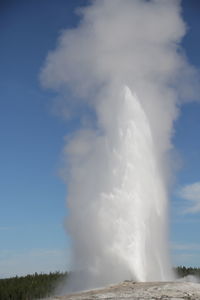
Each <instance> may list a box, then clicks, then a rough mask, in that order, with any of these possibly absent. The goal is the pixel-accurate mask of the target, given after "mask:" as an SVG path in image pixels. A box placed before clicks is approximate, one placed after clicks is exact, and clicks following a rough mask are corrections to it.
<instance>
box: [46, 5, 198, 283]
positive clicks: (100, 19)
mask: <svg viewBox="0 0 200 300" xmlns="http://www.w3.org/2000/svg"><path fill="white" fill-rule="evenodd" d="M81 14H82V20H81V22H80V24H79V26H78V27H77V28H75V29H71V30H66V31H64V32H63V33H62V35H61V37H60V40H59V45H58V47H57V49H56V50H55V51H53V52H51V53H49V55H48V57H47V62H46V65H45V67H44V69H43V71H42V74H41V80H42V82H43V84H44V85H45V86H47V87H52V88H55V89H57V90H58V91H59V92H60V91H61V94H62V95H63V93H64V98H65V99H66V98H68V100H67V101H66V103H69V101H70V98H73V99H75V102H74V103H73V106H75V107H76V105H77V107H79V106H78V105H79V104H80V107H82V106H83V105H84V106H85V107H86V108H89V109H88V110H87V109H84V112H85V114H87V120H88V119H90V122H88V121H87V122H85V121H84V122H82V128H81V129H79V130H78V131H76V132H74V133H73V134H72V135H71V137H68V139H67V141H68V142H67V145H66V147H65V149H64V152H65V155H66V166H67V167H66V169H67V185H68V196H67V203H68V207H69V216H68V218H67V231H68V233H69V234H70V236H71V238H72V269H73V270H76V274H77V273H78V271H81V273H80V274H81V275H80V281H78V280H79V278H78V277H79V276H78V275H75V278H74V279H73V280H74V282H75V285H76V288H77V289H81V288H86V287H91V286H98V285H104V284H107V283H111V282H116V281H121V280H124V279H133V280H137V281H152V280H170V279H172V278H173V274H172V271H171V263H170V258H169V249H168V248H169V247H168V184H169V178H170V167H168V164H169V151H170V149H171V147H172V145H171V136H172V132H173V121H174V120H175V119H176V117H177V115H178V108H177V103H180V101H182V100H185V98H186V97H187V98H188V99H189V97H190V96H191V95H190V91H191V89H188V88H187V87H188V86H187V84H186V80H185V79H187V78H188V76H191V75H192V74H194V70H193V69H192V67H190V66H189V64H188V63H187V61H186V59H185V56H184V55H182V52H181V51H180V49H181V47H180V41H181V38H182V37H183V36H184V34H185V25H184V23H183V21H182V18H181V9H180V1H178V0H177V1H176V0H152V1H145V0H99V1H98V0H96V1H93V2H92V4H91V5H90V6H88V7H86V8H84V9H82V10H81ZM180 75H181V77H180ZM180 79H181V80H180ZM190 82H191V81H190ZM183 86H184V89H182V87H183ZM66 87H67V88H66ZM71 106H72V105H70V107H71ZM82 111H83V110H82ZM91 111H92V112H93V113H92V114H91ZM71 113H72V112H71ZM80 118H82V115H80Z"/></svg>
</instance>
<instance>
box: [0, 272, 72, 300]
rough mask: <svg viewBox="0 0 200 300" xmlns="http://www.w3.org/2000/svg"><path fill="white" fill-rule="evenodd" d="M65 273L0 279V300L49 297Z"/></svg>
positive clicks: (65, 275) (28, 299)
mask: <svg viewBox="0 0 200 300" xmlns="http://www.w3.org/2000/svg"><path fill="white" fill-rule="evenodd" d="M67 275H68V274H67V273H60V272H54V273H49V274H37V273H35V274H33V275H27V276H23V277H18V276H16V277H12V278H6V279H0V299H1V300H32V299H41V298H45V297H49V296H51V295H52V293H53V292H54V290H55V288H56V286H57V285H58V284H59V283H60V282H61V281H62V279H63V280H64V278H66V277H67Z"/></svg>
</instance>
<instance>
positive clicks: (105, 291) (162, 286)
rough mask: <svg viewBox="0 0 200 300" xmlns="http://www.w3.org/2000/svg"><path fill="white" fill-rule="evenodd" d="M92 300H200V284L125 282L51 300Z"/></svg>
mask: <svg viewBox="0 0 200 300" xmlns="http://www.w3.org/2000/svg"><path fill="white" fill-rule="evenodd" d="M58 299H59V300H75V299H76V300H90V299H93V300H94V299H109V300H112V299H115V300H116V299H133V300H134V299H140V300H143V299H144V300H146V299H148V300H150V299H154V300H158V299H159V300H168V299H171V300H181V299H187V300H198V299H200V284H198V283H191V282H146V283H135V282H133V281H125V282H123V283H120V284H117V285H112V286H109V287H107V288H102V289H96V290H90V291H85V292H79V293H76V294H71V295H66V296H60V297H54V298H51V300H58Z"/></svg>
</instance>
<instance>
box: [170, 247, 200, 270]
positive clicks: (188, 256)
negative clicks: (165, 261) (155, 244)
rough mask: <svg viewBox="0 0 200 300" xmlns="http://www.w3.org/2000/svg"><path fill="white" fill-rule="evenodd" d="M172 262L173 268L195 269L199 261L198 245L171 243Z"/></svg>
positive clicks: (199, 248)
mask: <svg viewBox="0 0 200 300" xmlns="http://www.w3.org/2000/svg"><path fill="white" fill-rule="evenodd" d="M171 251H172V261H173V264H174V266H178V265H179V266H180V265H184V266H190V267H192V266H193V267H196V266H197V265H198V262H199V260H200V252H199V251H200V244H198V243H172V244H171Z"/></svg>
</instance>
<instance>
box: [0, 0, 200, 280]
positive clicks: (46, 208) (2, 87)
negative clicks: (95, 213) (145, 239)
mask: <svg viewBox="0 0 200 300" xmlns="http://www.w3.org/2000/svg"><path fill="white" fill-rule="evenodd" d="M87 2H88V1H86V0H73V1H72V0H71V1H70V0H69V1H67V0H28V1H27V0H24V1H23V0H4V1H1V3H0V45H1V46H0V66H1V67H0V104H1V105H0V107H1V109H0V143H1V144H0V145H1V148H0V153H1V155H0V182H1V183H0V205H1V210H0V237H1V239H0V240H1V242H0V277H5V276H12V275H16V274H18V275H20V274H26V273H33V272H36V271H37V272H48V271H55V270H65V269H67V267H68V265H69V261H68V253H69V239H68V238H67V236H66V234H65V232H64V226H63V223H64V218H65V216H66V214H67V208H66V204H65V199H66V194H67V188H66V185H65V184H64V182H63V181H62V180H61V178H60V176H59V169H60V166H61V151H62V148H63V146H64V136H65V135H66V134H67V133H69V132H71V131H73V130H74V128H76V127H77V126H78V122H77V120H71V121H68V122H67V121H65V120H63V119H62V118H61V117H58V116H57V115H56V111H55V108H54V107H53V102H52V99H54V98H55V95H54V94H53V93H52V92H49V91H46V90H43V89H42V88H41V86H40V83H39V73H40V69H41V67H42V65H43V63H44V60H45V57H46V55H47V53H48V51H49V50H52V49H54V48H55V46H56V41H57V37H58V34H59V32H60V31H61V30H62V29H64V28H71V27H74V26H76V24H77V22H78V17H77V16H76V15H75V14H74V10H75V9H76V7H78V6H81V5H85V4H87ZM182 3H183V16H184V19H185V21H186V22H187V24H188V34H187V36H186V37H185V39H184V41H183V47H184V49H185V51H186V54H187V56H188V59H189V61H190V62H191V63H192V64H193V65H195V66H196V67H197V68H200V56H199V53H200V33H199V32H200V3H199V1H198V0H196V1H195V0H190V1H188V0H184V1H183V2H182ZM199 98H200V96H199ZM199 100H200V99H199ZM199 132H200V103H198V102H197V103H190V104H186V105H184V106H183V107H182V111H181V115H180V117H179V119H178V120H177V121H176V124H175V135H174V138H173V142H174V145H175V146H176V149H177V152H178V155H179V158H178V160H179V161H180V165H181V168H179V170H178V172H177V176H176V180H175V183H174V186H173V191H172V195H171V204H172V208H171V211H172V216H171V243H172V254H173V255H172V256H173V262H174V264H185V265H193V266H199V261H200V236H199V234H198V230H199V227H200V218H199V217H200V210H198V209H196V211H195V212H193V213H191V212H189V211H188V203H189V204H192V203H194V201H196V202H198V195H197V194H198V185H196V189H195V187H194V186H193V185H192V184H194V183H199V182H200V172H199V170H200V139H199ZM188 185H190V190H189V192H190V196H188V197H189V198H190V199H189V200H187V199H186V200H184V199H183V198H184V195H183V194H184V190H183V191H182V195H181V196H180V193H179V195H178V193H177V191H178V190H181V189H183V187H185V186H188ZM199 191H200V189H199ZM185 192H186V193H187V190H186V191H185ZM191 193H193V194H192V196H191ZM194 193H196V194H195V195H194ZM199 194H200V193H199ZM191 197H193V199H191ZM195 197H196V198H195ZM185 198H187V197H185ZM194 198H195V199H197V200H194ZM196 202H195V203H196ZM199 202H200V196H199ZM184 208H185V213H181V212H182V211H183V210H184Z"/></svg>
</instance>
